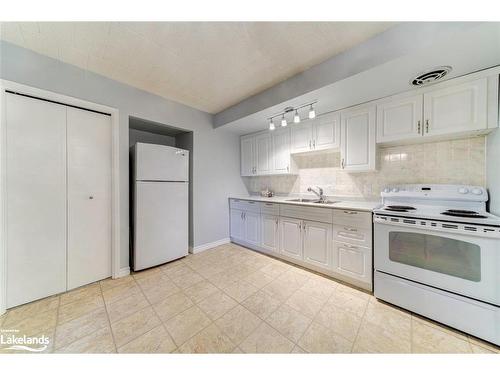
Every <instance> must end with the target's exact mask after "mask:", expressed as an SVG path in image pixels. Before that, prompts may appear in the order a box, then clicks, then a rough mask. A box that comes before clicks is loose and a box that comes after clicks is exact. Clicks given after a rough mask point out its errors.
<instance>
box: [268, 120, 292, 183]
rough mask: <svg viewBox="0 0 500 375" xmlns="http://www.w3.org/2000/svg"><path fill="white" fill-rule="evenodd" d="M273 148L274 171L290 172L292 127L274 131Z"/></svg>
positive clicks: (278, 172)
mask: <svg viewBox="0 0 500 375" xmlns="http://www.w3.org/2000/svg"><path fill="white" fill-rule="evenodd" d="M272 149H273V157H272V162H273V167H272V173H273V174H281V173H290V129H283V130H276V131H274V132H273V133H272Z"/></svg>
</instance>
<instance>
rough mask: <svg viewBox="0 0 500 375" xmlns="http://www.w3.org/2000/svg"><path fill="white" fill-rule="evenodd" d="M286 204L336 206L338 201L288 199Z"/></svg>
mask: <svg viewBox="0 0 500 375" xmlns="http://www.w3.org/2000/svg"><path fill="white" fill-rule="evenodd" d="M286 202H301V203H316V204H334V203H337V202H338V201H329V200H320V199H307V198H296V199H288V200H286Z"/></svg>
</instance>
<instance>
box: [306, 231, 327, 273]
mask: <svg viewBox="0 0 500 375" xmlns="http://www.w3.org/2000/svg"><path fill="white" fill-rule="evenodd" d="M303 228H304V262H307V263H310V264H313V265H315V266H319V267H323V268H326V269H331V265H332V225H331V224H327V223H318V222H315V221H304V224H303Z"/></svg>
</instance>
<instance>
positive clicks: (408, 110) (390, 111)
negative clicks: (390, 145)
mask: <svg viewBox="0 0 500 375" xmlns="http://www.w3.org/2000/svg"><path fill="white" fill-rule="evenodd" d="M422 110H423V97H422V95H415V96H411V97H405V98H400V99H397V98H396V99H390V100H387V101H385V102H382V103H380V104H378V105H377V143H382V142H391V141H400V140H404V139H413V138H420V137H421V136H422V129H423V127H422Z"/></svg>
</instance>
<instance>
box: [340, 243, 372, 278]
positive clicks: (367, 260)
mask: <svg viewBox="0 0 500 375" xmlns="http://www.w3.org/2000/svg"><path fill="white" fill-rule="evenodd" d="M333 271H334V272H336V273H338V274H340V275H344V276H347V277H349V278H352V279H355V280H358V281H361V282H364V283H367V284H371V282H372V249H371V248H367V247H362V246H357V245H351V244H348V243H345V242H338V241H335V242H334V244H333Z"/></svg>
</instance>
